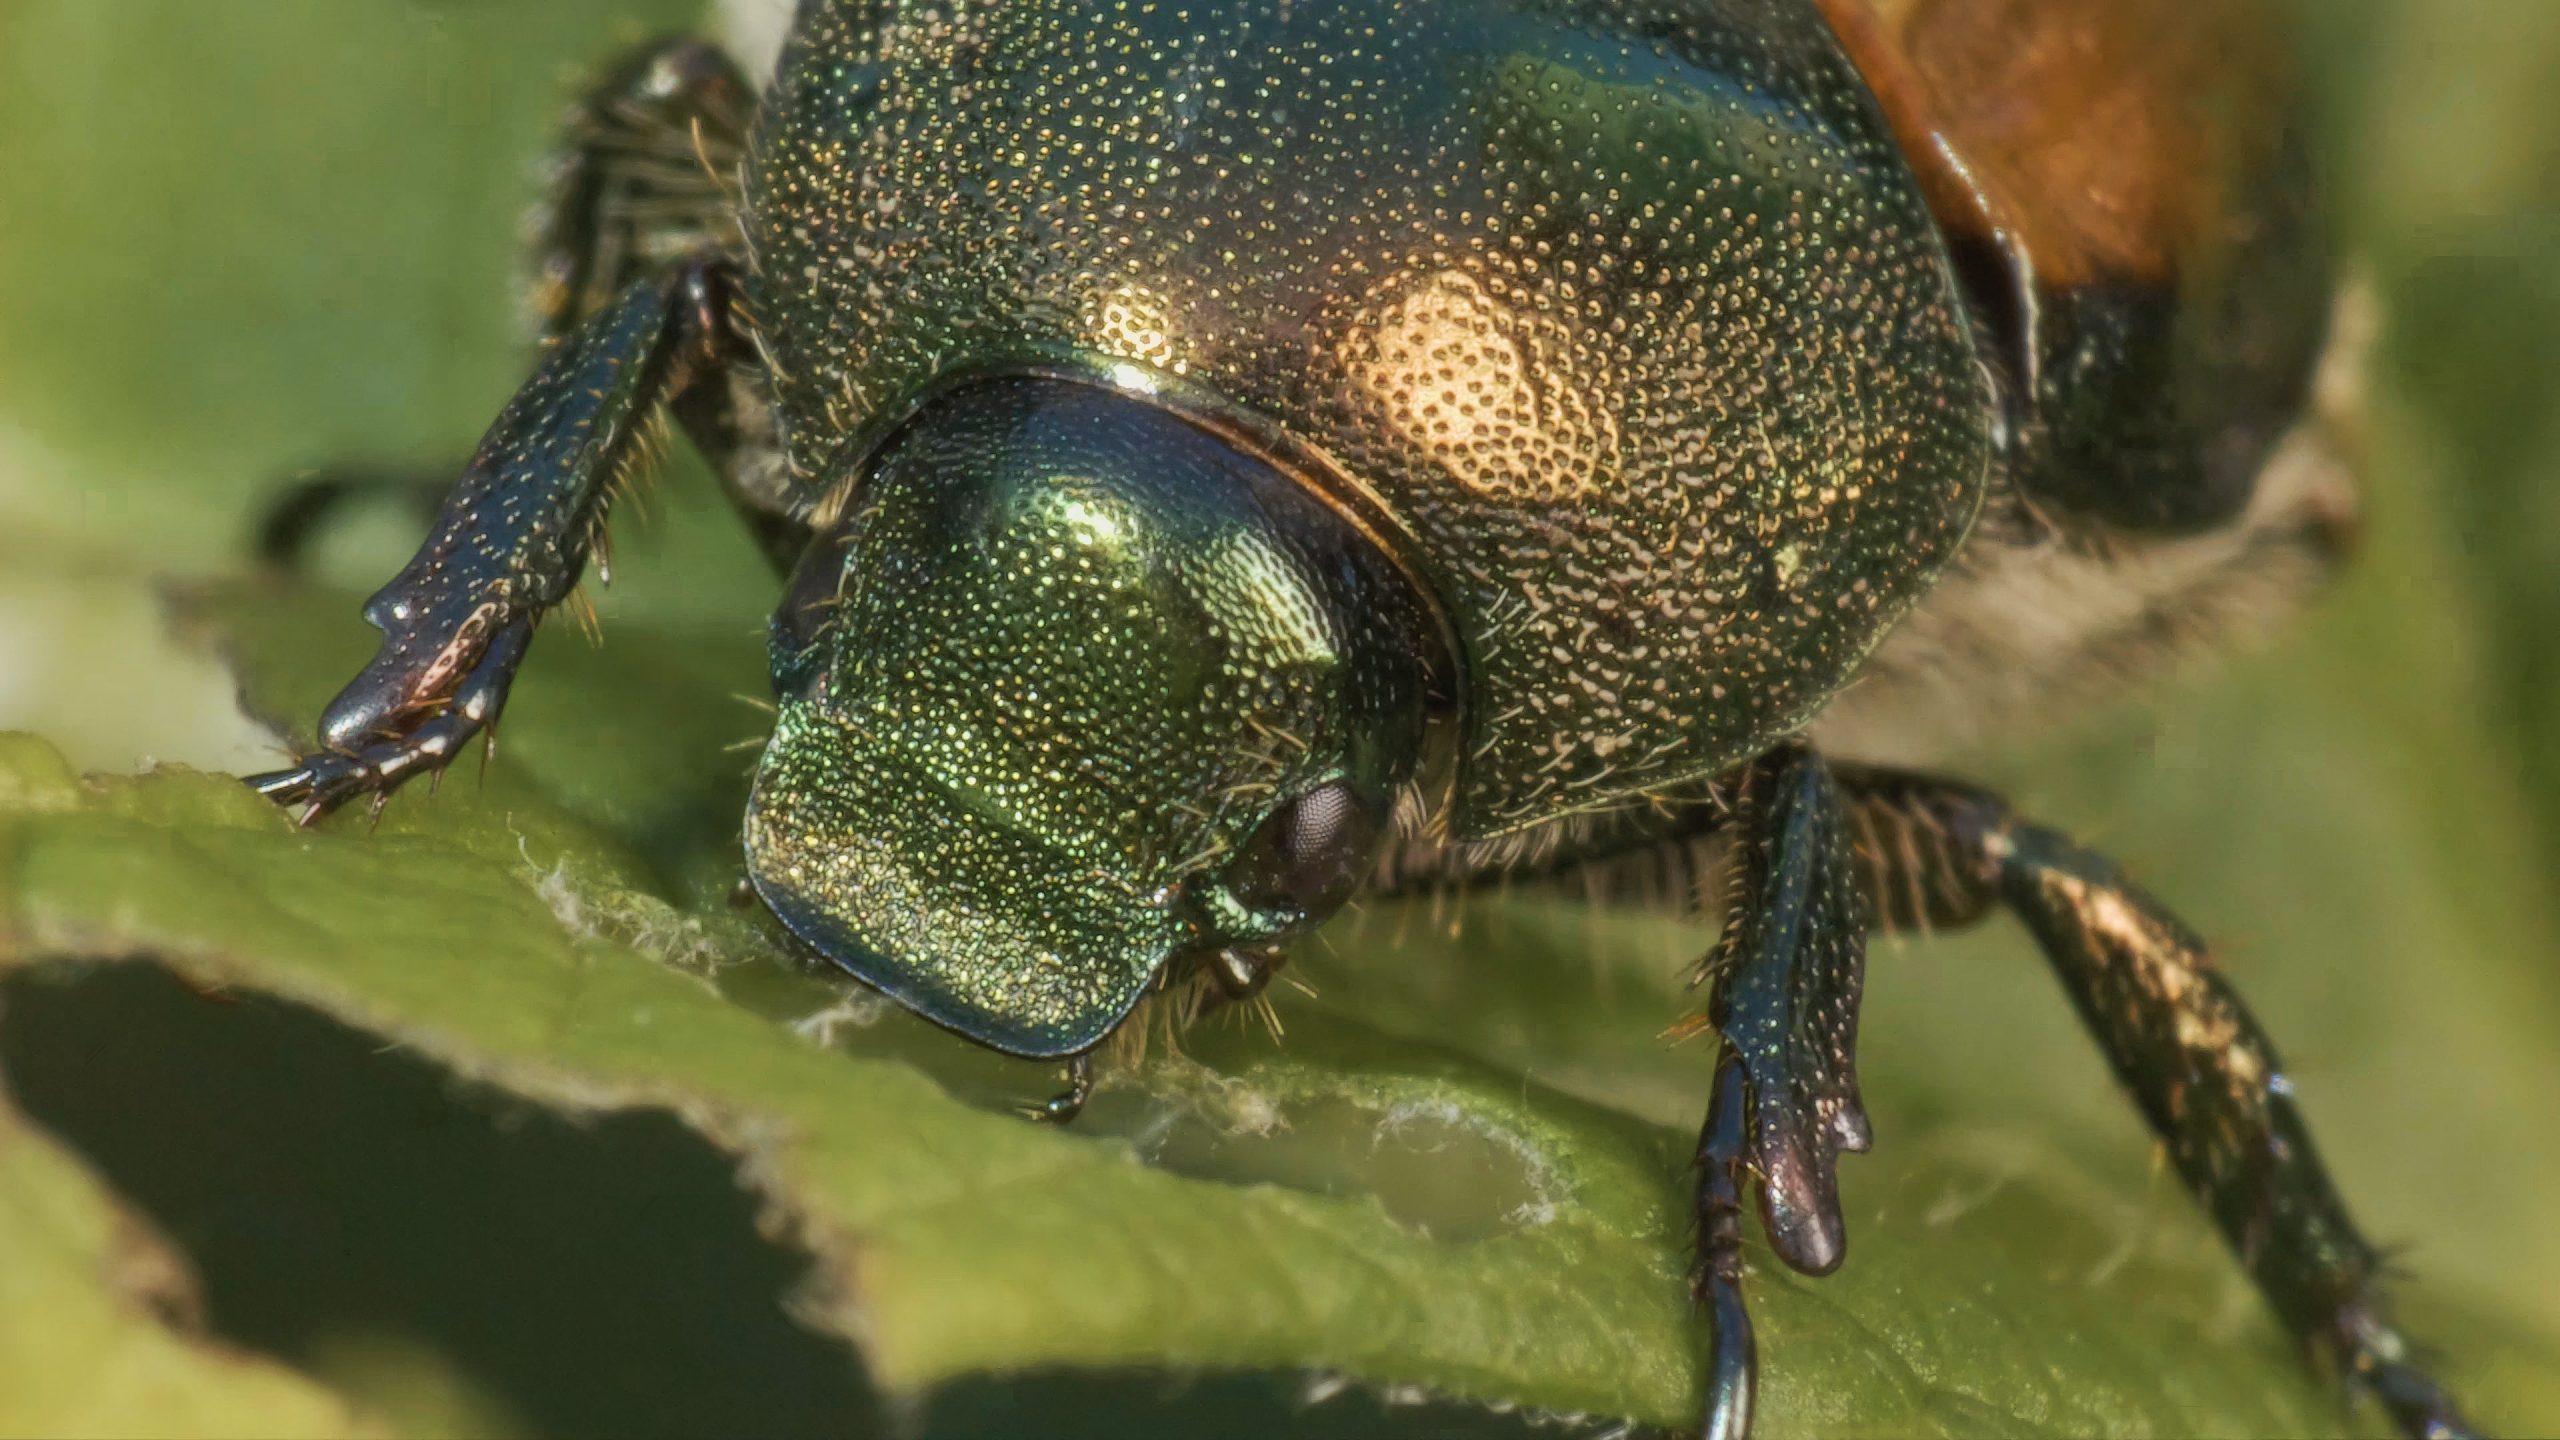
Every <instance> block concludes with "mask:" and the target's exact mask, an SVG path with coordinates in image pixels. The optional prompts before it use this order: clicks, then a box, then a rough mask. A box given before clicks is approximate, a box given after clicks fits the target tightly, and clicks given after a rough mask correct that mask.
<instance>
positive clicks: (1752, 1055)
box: [1690, 746, 1872, 1440]
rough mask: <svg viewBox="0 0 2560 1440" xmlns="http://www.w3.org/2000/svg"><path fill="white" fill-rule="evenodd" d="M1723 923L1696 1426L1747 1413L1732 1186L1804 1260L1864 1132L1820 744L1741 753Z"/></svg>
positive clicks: (1826, 1225) (1842, 831)
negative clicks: (1705, 1375) (1750, 1187)
mask: <svg viewBox="0 0 2560 1440" xmlns="http://www.w3.org/2000/svg"><path fill="white" fill-rule="evenodd" d="M1736 811H1737V814H1736V817H1735V826H1736V828H1735V831H1734V836H1735V844H1734V855H1733V861H1732V866H1731V870H1730V872H1729V876H1728V878H1729V880H1730V883H1731V886H1732V894H1731V899H1730V906H1729V909H1728V911H1727V913H1726V918H1725V928H1724V934H1723V936H1722V937H1721V938H1720V939H1719V941H1718V942H1717V945H1716V949H1715V951H1714V953H1713V954H1712V956H1711V957H1710V958H1709V960H1708V963H1707V967H1706V970H1705V972H1704V974H1703V976H1702V978H1703V979H1705V980H1706V981H1707V982H1708V983H1710V984H1711V985H1712V986H1713V993H1712V995H1711V998H1710V1001H1709V1007H1708V1018H1709V1020H1710V1021H1711V1022H1712V1023H1713V1024H1714V1026H1715V1028H1716V1030H1717V1031H1718V1033H1720V1034H1721V1035H1722V1036H1723V1037H1724V1046H1723V1051H1722V1055H1721V1058H1720V1059H1719V1061H1718V1063H1717V1066H1716V1079H1715V1089H1714V1093H1713V1098H1712V1100H1711V1101H1710V1103H1709V1107H1708V1114H1707V1122H1706V1127H1705V1130H1704V1131H1703V1133H1702V1134H1701V1135H1700V1137H1699V1141H1698V1163H1699V1179H1698V1204H1697V1224H1698V1254H1697V1263H1696V1267H1695V1269H1694V1270H1693V1271H1692V1272H1691V1279H1690V1290H1691V1294H1692V1297H1693V1298H1694V1299H1695V1300H1696V1301H1697V1302H1698V1303H1699V1304H1701V1305H1703V1306H1705V1307H1706V1308H1707V1309H1708V1310H1709V1312H1710V1314H1711V1315H1712V1317H1713V1321H1714V1325H1715V1339H1714V1349H1713V1351H1712V1352H1711V1355H1710V1364H1709V1395H1708V1403H1707V1417H1706V1424H1705V1428H1704V1433H1705V1434H1706V1435H1707V1436H1709V1437H1713V1440H1732V1437H1739V1436H1741V1435H1743V1434H1745V1433H1746V1432H1747V1431H1748V1430H1749V1429H1750V1424H1751V1409H1752V1401H1753V1396H1754V1392H1755V1390H1756V1377H1755V1375H1754V1363H1755V1361H1754V1349H1753V1344H1752V1338H1751V1322H1750V1317H1749V1314H1748V1312H1747V1311H1746V1310H1745V1309H1744V1306H1743V1302H1742V1286H1741V1276H1742V1255H1741V1243H1742V1196H1743V1193H1744V1191H1745V1189H1746V1188H1747V1186H1746V1183H1745V1182H1746V1174H1745V1172H1746V1171H1749V1172H1752V1173H1756V1174H1757V1175H1758V1176H1759V1179H1760V1191H1759V1193H1760V1221H1761V1224H1762V1226H1763V1227H1764V1228H1765V1229H1766V1230H1767V1232H1768V1235H1769V1246H1770V1249H1772V1250H1773V1251H1775V1252H1776V1253H1777V1256H1778V1258H1779V1259H1781V1260H1784V1261H1785V1262H1786V1263H1787V1264H1788V1265H1790V1266H1792V1267H1794V1268H1795V1269H1797V1270H1800V1271H1802V1272H1804V1273H1805V1274H1808V1275H1827V1274H1829V1273H1830V1272H1831V1271H1833V1270H1835V1269H1837V1268H1839V1265H1840V1261H1841V1258H1842V1256H1843V1255H1844V1253H1845V1252H1846V1247H1847V1234H1846V1229H1845V1226H1844V1225H1843V1222H1842V1219H1841V1215H1840V1195H1839V1184H1838V1180H1837V1174H1836V1172H1837V1169H1838V1163H1839V1157H1840V1153H1841V1152H1842V1151H1844V1150H1848V1151H1860V1150H1865V1149H1867V1148H1868V1146H1869V1145H1870V1144H1871V1143H1872V1137H1871V1134H1870V1132H1869V1130H1868V1126H1867V1116H1866V1111H1865V1109H1864V1107H1863V1106H1861V1105H1860V1103H1859V1100H1858V1081H1857V1061H1856V1048H1857V1034H1858V1001H1859V997H1860V994H1861V992H1862V990H1863V988H1864V984H1865V975H1866V937H1867V917H1866V912H1865V909H1864V903H1865V902H1864V898H1863V896H1862V895H1861V893H1860V890H1859V886H1858V876H1857V873H1856V870H1855V867H1854V860H1853V858H1852V851H1851V848H1850V844H1849V836H1848V825H1847V815H1846V811H1845V809H1844V807H1843V803H1842V800H1841V796H1840V791H1839V789H1838V787H1837V786H1836V785H1835V784H1834V783H1833V781H1832V778H1831V772H1830V770H1829V768H1828V767H1827V766H1825V765H1824V763H1823V761H1822V758H1821V757H1820V756H1818V755H1816V754H1814V753H1813V752H1812V751H1811V750H1808V749H1805V748H1803V747H1801V746H1791V747H1788V748H1785V749H1781V750H1779V751H1776V752H1773V753H1772V754H1771V755H1770V756H1768V757H1766V758H1764V759H1763V760H1762V761H1761V762H1760V763H1758V764H1757V765H1755V766H1753V767H1752V769H1751V771H1750V773H1749V774H1748V775H1747V777H1746V778H1745V779H1744V781H1743V784H1742V788H1741V791H1740V793H1739V795H1738V797H1737V800H1736Z"/></svg>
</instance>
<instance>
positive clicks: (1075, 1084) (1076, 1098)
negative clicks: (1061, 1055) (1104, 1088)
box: [1016, 1051, 1093, 1125]
mask: <svg viewBox="0 0 2560 1440" xmlns="http://www.w3.org/2000/svg"><path fill="white" fill-rule="evenodd" d="M1092 1098H1093V1052H1091V1051H1087V1052H1085V1053H1084V1054H1082V1055H1077V1056H1074V1057H1072V1058H1071V1059H1069V1060H1068V1061H1067V1088H1066V1089H1064V1090H1061V1091H1059V1092H1058V1093H1057V1094H1055V1095H1052V1096H1050V1097H1049V1098H1048V1099H1046V1100H1043V1101H1041V1102H1040V1103H1039V1104H1037V1105H1023V1106H1019V1107H1016V1108H1017V1109H1018V1111H1019V1112H1020V1114H1021V1115H1022V1116H1023V1117H1024V1118H1025V1119H1030V1120H1038V1121H1042V1122H1044V1123H1047V1124H1051V1125H1064V1124H1066V1123H1068V1122H1069V1121H1072V1120H1074V1119H1075V1118H1076V1117H1077V1116H1078V1115H1081V1114H1083V1113H1084V1102H1086V1101H1087V1100H1090V1099H1092Z"/></svg>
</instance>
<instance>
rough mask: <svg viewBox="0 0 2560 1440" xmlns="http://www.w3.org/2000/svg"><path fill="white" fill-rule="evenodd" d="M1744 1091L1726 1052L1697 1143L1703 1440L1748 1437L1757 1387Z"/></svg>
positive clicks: (1694, 1275) (1696, 1283) (1737, 1065)
mask: <svg viewBox="0 0 2560 1440" xmlns="http://www.w3.org/2000/svg"><path fill="white" fill-rule="evenodd" d="M1744 1089H1745V1081H1744V1078H1743V1073H1742V1062H1741V1061H1740V1060H1739V1059H1737V1058H1735V1057H1734V1056H1733V1055H1732V1054H1731V1052H1729V1051H1728V1052H1727V1053H1726V1055H1725V1058H1724V1060H1723V1061H1722V1062H1721V1063H1720V1064H1718V1065H1717V1066H1716V1080H1715V1091H1714V1098H1713V1100H1711V1101H1710V1102H1709V1103H1708V1107H1707V1123H1706V1128H1705V1129H1704V1130H1703V1131H1701V1132H1700V1133H1699V1136H1698V1254H1697V1260H1696V1264H1695V1266H1694V1268H1693V1269H1692V1270H1691V1271H1690V1276H1689V1298H1690V1301H1691V1303H1693V1304H1695V1305H1698V1306H1701V1307H1703V1308H1704V1309H1705V1310H1706V1311H1707V1314H1708V1320H1709V1323H1710V1324H1711V1325H1712V1326H1713V1338H1712V1340H1711V1341H1710V1348H1709V1350H1708V1352H1707V1411H1706V1419H1705V1421H1704V1423H1703V1424H1702V1425H1701V1426H1700V1427H1699V1435H1700V1436H1701V1440H1743V1437H1745V1436H1747V1435H1749V1434H1750V1433H1751V1409H1752V1404H1753V1401H1754V1400H1755V1399H1756V1398H1757V1396H1756V1393H1755V1392H1756V1390H1757V1387H1758V1384H1759V1374H1758V1369H1759V1359H1758V1351H1757V1346H1756V1345H1755V1344H1754V1342H1753V1340H1752V1335H1751V1313H1750V1311H1748V1310H1747V1309H1745V1308H1744V1306H1743V1303H1742V1181H1743V1171H1744V1168H1745V1167H1746V1166H1747V1165H1748V1164H1749V1163H1750V1152H1749V1148H1748V1145H1747V1143H1746V1142H1747V1139H1748V1127H1747V1125H1746V1124H1745V1121H1744V1115H1745V1112H1746V1108H1747V1107H1746V1105H1745V1096H1744Z"/></svg>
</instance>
